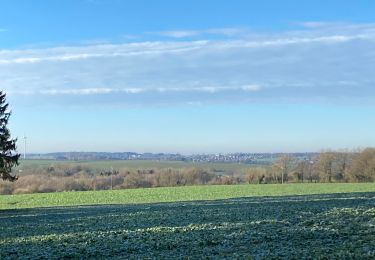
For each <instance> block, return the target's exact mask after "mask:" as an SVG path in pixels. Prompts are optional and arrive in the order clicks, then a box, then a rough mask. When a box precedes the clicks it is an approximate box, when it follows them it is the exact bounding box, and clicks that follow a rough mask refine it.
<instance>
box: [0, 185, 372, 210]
mask: <svg viewBox="0 0 375 260" xmlns="http://www.w3.org/2000/svg"><path fill="white" fill-rule="evenodd" d="M342 192H375V184H374V183H362V184H354V183H319V184H318V183H311V184H309V183H305V184H283V185H280V184H267V185H202V186H182V187H163V188H148V189H124V190H112V191H111V190H103V191H76V192H55V193H34V194H19V195H0V209H12V208H34V207H56V206H77V205H93V204H134V203H158V202H176V201H192V200H216V199H229V198H240V197H253V196H286V195H309V194H327V193H342Z"/></svg>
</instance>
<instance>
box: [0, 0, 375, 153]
mask: <svg viewBox="0 0 375 260" xmlns="http://www.w3.org/2000/svg"><path fill="white" fill-rule="evenodd" d="M373 10H375V2H373V1H356V2H354V1H353V2H349V1H346V2H343V1H339V0H332V1H329V2H327V1H322V0H317V1H304V2H303V4H302V3H301V1H296V0H294V1H293V0H285V1H276V0H265V1H261V2H260V1H259V2H257V3H255V2H254V1H245V0H234V1H226V2H224V1H220V2H219V1H214V0H206V1H198V0H191V1H172V0H159V1H147V0H140V1H132V2H131V1H118V0H106V1H104V0H67V1H63V2H62V1H61V2H57V1H41V0H36V1H32V2H31V1H25V0H12V1H11V0H3V1H1V3H0V89H2V90H4V91H5V92H6V93H7V100H8V102H9V105H10V108H11V110H12V112H13V114H12V116H11V119H10V126H9V127H10V130H11V134H12V136H13V137H18V139H19V141H18V148H19V150H20V151H22V150H23V142H22V137H23V136H24V135H26V136H27V138H28V139H27V140H28V141H27V142H28V152H30V153H47V152H58V151H62V152H69V151H97V152H126V151H134V152H168V153H181V154H193V153H230V152H315V151H320V150H322V149H344V148H348V149H354V148H358V147H368V146H375V136H374V132H375V120H374V115H375V84H374V83H375V74H374V72H373V70H374V65H375V17H374V15H373Z"/></svg>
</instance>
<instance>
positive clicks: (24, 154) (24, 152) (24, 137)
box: [23, 135, 27, 160]
mask: <svg viewBox="0 0 375 260" xmlns="http://www.w3.org/2000/svg"><path fill="white" fill-rule="evenodd" d="M26 139H27V138H26V135H24V136H23V141H24V150H23V159H24V160H26Z"/></svg>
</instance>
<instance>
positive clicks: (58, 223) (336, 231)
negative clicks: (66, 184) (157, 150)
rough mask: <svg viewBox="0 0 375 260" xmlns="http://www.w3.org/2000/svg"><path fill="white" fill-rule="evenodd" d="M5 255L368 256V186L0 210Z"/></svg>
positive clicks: (372, 221)
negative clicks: (270, 194)
mask: <svg viewBox="0 0 375 260" xmlns="http://www.w3.org/2000/svg"><path fill="white" fill-rule="evenodd" d="M0 223H1V232H0V259H7V258H14V259H17V258H20V257H24V258H31V259H35V258H39V259H40V258H46V259H50V258H60V259H61V258H115V257H117V258H121V259H125V258H164V259H168V258H181V257H185V256H190V257H192V258H201V257H211V258H226V257H229V258H247V257H255V258H267V257H278V258H279V257H281V258H319V257H323V258H340V259H342V258H350V257H352V258H356V259H366V258H375V193H374V192H367V193H341V194H329V195H323V194H321V195H304V196H281V197H280V196H279V197H249V198H235V199H224V200H211V201H191V202H171V203H154V204H133V205H99V206H75V207H54V208H33V209H10V210H1V211H0Z"/></svg>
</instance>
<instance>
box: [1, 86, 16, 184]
mask: <svg viewBox="0 0 375 260" xmlns="http://www.w3.org/2000/svg"><path fill="white" fill-rule="evenodd" d="M8 106H9V104H8V103H7V102H6V94H5V93H4V92H3V91H0V177H1V178H2V179H3V180H8V181H15V180H17V176H13V175H12V174H11V172H12V168H13V167H14V166H16V165H18V159H19V157H20V154H18V153H17V152H16V142H17V139H12V138H11V136H10V131H9V129H8V127H7V125H8V121H9V117H10V115H11V112H10V111H9V110H8Z"/></svg>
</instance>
